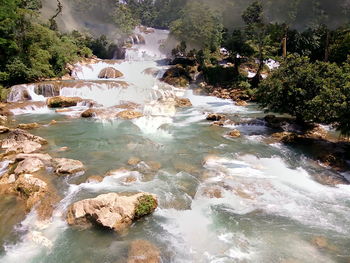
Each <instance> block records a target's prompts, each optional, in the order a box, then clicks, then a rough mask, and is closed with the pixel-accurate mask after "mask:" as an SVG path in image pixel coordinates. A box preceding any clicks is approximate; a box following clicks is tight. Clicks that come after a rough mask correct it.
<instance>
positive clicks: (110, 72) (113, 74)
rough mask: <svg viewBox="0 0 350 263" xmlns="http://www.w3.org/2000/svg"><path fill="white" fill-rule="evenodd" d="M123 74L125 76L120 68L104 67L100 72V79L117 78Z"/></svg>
mask: <svg viewBox="0 0 350 263" xmlns="http://www.w3.org/2000/svg"><path fill="white" fill-rule="evenodd" d="M122 76H123V73H121V72H120V71H119V70H117V69H115V68H113V67H108V68H104V69H102V70H101V72H100V73H99V74H98V78H99V79H116V78H120V77H122Z"/></svg>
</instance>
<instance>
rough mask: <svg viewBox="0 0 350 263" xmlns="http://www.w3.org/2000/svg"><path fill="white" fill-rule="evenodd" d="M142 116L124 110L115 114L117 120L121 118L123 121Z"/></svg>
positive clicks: (136, 112)
mask: <svg viewBox="0 0 350 263" xmlns="http://www.w3.org/2000/svg"><path fill="white" fill-rule="evenodd" d="M142 116H143V114H142V113H141V112H138V111H132V110H125V111H121V112H119V113H118V114H117V118H121V119H124V120H132V119H137V118H141V117H142Z"/></svg>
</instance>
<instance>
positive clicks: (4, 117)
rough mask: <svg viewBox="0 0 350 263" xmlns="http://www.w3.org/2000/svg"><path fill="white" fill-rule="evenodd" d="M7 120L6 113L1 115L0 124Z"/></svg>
mask: <svg viewBox="0 0 350 263" xmlns="http://www.w3.org/2000/svg"><path fill="white" fill-rule="evenodd" d="M6 122H7V117H6V116H4V115H0V124H4V123H6Z"/></svg>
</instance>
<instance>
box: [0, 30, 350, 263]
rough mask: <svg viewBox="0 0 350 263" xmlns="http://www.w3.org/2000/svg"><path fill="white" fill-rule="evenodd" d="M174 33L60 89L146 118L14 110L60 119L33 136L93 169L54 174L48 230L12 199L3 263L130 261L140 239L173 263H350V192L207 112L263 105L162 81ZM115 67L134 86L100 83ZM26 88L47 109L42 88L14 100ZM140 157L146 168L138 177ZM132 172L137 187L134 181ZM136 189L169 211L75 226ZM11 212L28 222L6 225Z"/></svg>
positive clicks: (256, 134)
mask: <svg viewBox="0 0 350 263" xmlns="http://www.w3.org/2000/svg"><path fill="white" fill-rule="evenodd" d="M167 34H168V33H167V32H166V31H161V30H156V31H155V33H152V34H147V35H145V36H144V37H145V39H146V45H134V47H133V48H131V49H128V51H127V55H126V60H125V61H100V62H98V63H94V64H90V65H85V64H84V65H80V66H78V67H77V69H76V71H75V72H74V76H75V77H76V79H77V80H75V81H66V82H62V83H59V85H60V91H59V92H60V95H64V96H71V97H74V96H78V97H81V98H84V99H92V100H94V101H96V102H97V103H98V104H99V105H100V108H103V109H106V108H109V107H113V106H115V105H119V104H121V103H123V102H126V101H127V102H133V103H137V104H139V105H140V106H138V107H139V109H140V110H141V111H142V112H143V114H144V116H143V117H141V118H138V119H135V120H120V119H113V118H110V116H109V114H108V113H106V114H102V115H101V116H99V117H98V118H94V119H82V118H80V117H78V116H80V114H81V112H82V111H84V110H85V109H86V108H87V106H86V105H83V104H82V105H79V106H77V107H74V108H72V109H71V111H69V112H61V113H56V112H55V111H54V110H52V109H49V108H47V107H46V106H43V105H41V104H40V105H41V106H28V107H25V108H22V109H15V110H14V112H15V114H16V115H15V117H14V119H15V121H16V123H30V122H33V121H35V122H38V123H42V124H48V123H49V122H50V121H51V120H53V119H55V120H56V121H57V124H55V125H44V126H42V127H41V128H39V129H35V130H32V131H31V132H32V133H33V134H35V135H39V136H41V137H43V138H45V139H47V140H48V141H49V144H48V146H47V149H46V151H47V152H48V153H50V154H51V155H52V156H58V157H66V158H72V159H77V160H80V161H82V162H83V163H84V164H85V166H86V168H87V171H86V173H85V174H84V175H77V176H73V177H66V178H62V177H56V176H54V175H52V174H50V173H49V174H48V175H47V176H48V177H49V178H50V180H51V181H52V182H53V184H54V185H55V186H56V189H57V190H58V192H59V194H60V196H61V197H62V200H61V201H60V202H59V203H58V205H57V207H56V208H55V211H54V214H53V217H52V219H51V220H49V221H45V222H42V221H39V220H38V218H37V216H36V213H35V211H34V210H33V211H32V212H30V213H29V214H28V215H26V216H24V215H22V214H21V213H20V212H18V213H16V211H18V210H20V209H21V208H14V207H13V206H14V205H13V202H12V201H11V200H7V201H6V202H5V201H2V202H1V207H2V209H1V211H0V216H1V218H3V220H2V221H1V222H2V226H1V227H2V228H3V229H6V228H9V229H11V231H0V234H1V235H2V236H1V239H2V240H3V249H2V250H0V251H1V254H0V262H4V263H5V262H6V263H12V262H13V263H17V262H26V263H27V262H28V263H39V262H40V263H61V262H62V263H68V262H69V263H94V262H105V263H117V262H118V263H119V262H126V258H127V252H128V246H129V244H130V242H131V241H133V240H136V239H143V240H148V241H150V242H152V243H153V244H155V245H156V246H157V247H158V248H159V249H160V251H161V258H162V262H164V263H167V262H212V263H217V262H283V263H287V262H288V263H291V262H310V263H311V262H344V263H349V262H350V250H349V247H350V216H349V215H350V186H348V185H338V186H335V187H330V186H325V185H321V184H319V183H318V182H316V181H315V180H314V179H313V175H314V174H318V173H330V174H331V173H333V171H332V170H330V169H329V168H326V167H323V166H321V165H320V164H319V163H317V162H315V161H313V160H311V159H309V158H308V157H307V156H306V155H304V154H303V153H302V152H300V151H297V150H295V149H293V148H291V147H288V146H285V145H283V144H280V143H271V144H268V143H266V140H265V139H266V138H267V137H268V135H269V134H270V133H271V131H270V130H269V128H267V127H266V126H265V125H264V123H256V124H254V125H238V126H231V127H229V126H228V127H216V126H212V125H211V123H210V122H208V121H207V120H206V115H207V114H208V113H224V114H227V115H228V116H231V117H232V119H237V120H249V119H254V118H256V117H262V116H264V113H263V112H262V111H261V110H260V109H259V108H258V107H257V106H256V105H255V104H249V105H248V106H246V107H239V106H236V105H235V104H234V102H232V101H230V100H223V99H219V98H215V97H209V96H202V95H196V94H195V93H194V92H193V90H192V89H191V88H189V89H177V88H175V87H172V86H170V85H168V84H165V83H162V82H161V81H160V80H159V78H160V77H161V76H162V73H164V71H165V70H166V69H167V67H168V66H166V65H165V64H164V63H163V59H164V58H165V55H164V54H162V53H161V52H160V51H159V49H158V47H159V45H160V43H161V41H162V40H164V39H166V37H167ZM108 66H113V67H115V68H116V69H118V70H119V71H121V72H122V73H123V74H124V76H123V77H122V78H120V79H118V81H122V82H123V83H124V82H125V83H126V85H127V87H125V85H124V84H123V83H117V82H116V80H106V81H101V80H99V79H98V77H97V76H98V73H99V72H100V70H101V69H103V68H105V67H108ZM23 90H26V91H27V92H28V93H29V94H31V95H32V96H31V98H32V99H33V100H35V101H45V100H46V97H44V96H43V95H40V94H36V93H35V92H36V89H35V85H21V86H20V87H19V88H17V91H16V92H15V93H14V94H12V95H11V96H12V100H13V101H16V100H18V98H19V97H20V96H21V94H20V93H21V92H22V91H23ZM46 93H47V92H46ZM174 96H181V97H185V98H188V99H190V100H191V102H192V104H193V106H192V107H188V108H184V109H176V108H175V107H174V105H173V104H171V103H168V102H167V101H168V100H169V99H171V98H173V97H174ZM233 128H235V129H238V130H240V132H241V133H242V136H241V137H240V138H235V139H233V138H229V137H228V136H226V134H227V132H228V131H230V130H231V129H233ZM61 147H69V149H68V151H60V150H59V149H61ZM130 158H139V159H140V160H142V162H141V163H139V164H138V165H137V166H136V167H132V168H131V167H130V165H128V160H129V159H130ZM152 163H153V166H156V167H155V168H153V167H151V166H152V165H150V164H152ZM121 167H125V168H127V169H128V170H127V171H119V172H115V173H114V174H113V175H112V176H108V177H105V178H104V180H103V181H102V182H99V183H85V181H86V179H87V178H88V177H90V176H93V175H104V174H106V173H107V172H108V171H110V170H114V169H118V168H121ZM130 175H131V176H133V177H135V178H136V181H134V182H131V183H130V182H126V181H125V180H123V178H125V177H127V176H130ZM137 191H146V192H150V193H154V194H156V195H157V196H158V198H159V207H158V209H157V210H156V211H155V212H154V214H152V215H150V216H148V217H145V218H143V219H141V220H138V221H137V222H135V223H134V224H133V225H132V226H131V227H130V229H129V231H128V232H127V233H125V234H122V235H118V234H116V233H114V232H112V231H106V230H103V229H99V228H91V229H88V230H84V231H81V230H77V229H75V228H71V227H69V226H68V225H67V224H66V223H65V220H64V214H65V211H66V208H67V206H68V205H70V204H71V203H73V202H75V201H78V200H81V199H84V198H90V197H95V196H97V195H99V194H102V193H108V192H137ZM10 212H11V215H13V216H14V217H18V220H19V222H16V220H10V219H8V220H5V218H7V217H6V215H7V213H10ZM18 220H17V221H18Z"/></svg>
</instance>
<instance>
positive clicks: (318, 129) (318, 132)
mask: <svg viewBox="0 0 350 263" xmlns="http://www.w3.org/2000/svg"><path fill="white" fill-rule="evenodd" d="M327 135H328V132H327V131H326V129H324V128H323V127H322V126H321V125H315V126H314V127H312V128H311V129H310V130H308V131H306V133H305V135H304V137H306V138H313V139H326V138H327Z"/></svg>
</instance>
